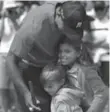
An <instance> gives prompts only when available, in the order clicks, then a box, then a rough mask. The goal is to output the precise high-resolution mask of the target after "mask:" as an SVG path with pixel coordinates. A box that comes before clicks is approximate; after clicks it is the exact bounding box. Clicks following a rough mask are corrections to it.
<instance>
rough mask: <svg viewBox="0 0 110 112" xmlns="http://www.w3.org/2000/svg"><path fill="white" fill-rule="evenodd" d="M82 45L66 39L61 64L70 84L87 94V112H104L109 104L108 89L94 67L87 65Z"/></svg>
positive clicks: (85, 99) (85, 100) (61, 51)
mask: <svg viewBox="0 0 110 112" xmlns="http://www.w3.org/2000/svg"><path fill="white" fill-rule="evenodd" d="M82 54H83V53H82V49H81V45H79V44H77V42H75V41H74V44H73V42H72V41H71V40H69V39H65V40H63V41H62V42H61V44H60V51H59V63H61V64H62V65H63V66H64V67H66V70H67V78H68V83H69V84H70V85H71V86H73V87H76V88H78V89H80V90H82V91H83V92H84V93H85V97H84V98H83V100H82V102H83V105H82V106H83V107H86V109H87V112H102V111H103V110H104V108H105V105H106V104H107V102H108V93H109V92H108V88H107V87H106V86H105V85H104V83H103V82H102V80H101V78H100V77H99V76H98V73H97V70H96V69H95V67H94V66H88V65H87V64H86V65H85V62H86V61H85V60H83V59H84V58H83V55H82Z"/></svg>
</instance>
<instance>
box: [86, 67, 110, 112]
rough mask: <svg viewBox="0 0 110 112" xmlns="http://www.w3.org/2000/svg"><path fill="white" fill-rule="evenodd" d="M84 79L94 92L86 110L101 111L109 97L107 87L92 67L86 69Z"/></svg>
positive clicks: (89, 111) (90, 111)
mask: <svg viewBox="0 0 110 112" xmlns="http://www.w3.org/2000/svg"><path fill="white" fill-rule="evenodd" d="M86 79H87V80H88V83H89V85H90V87H91V88H92V90H93V92H94V99H93V101H92V103H91V106H90V108H89V109H88V111H87V112H102V111H103V109H104V107H105V105H106V103H107V101H108V98H109V97H108V96H109V91H108V88H107V87H106V86H105V84H104V83H103V81H102V80H101V78H100V77H99V76H98V73H97V71H96V70H94V69H87V71H86Z"/></svg>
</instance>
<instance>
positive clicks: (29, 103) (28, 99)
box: [24, 92, 41, 111]
mask: <svg viewBox="0 0 110 112" xmlns="http://www.w3.org/2000/svg"><path fill="white" fill-rule="evenodd" d="M24 98H25V103H26V105H27V106H28V108H29V110H30V111H33V109H35V110H37V111H41V108H40V107H36V106H35V105H34V104H33V102H32V97H31V94H30V92H28V93H26V94H25V96H24Z"/></svg>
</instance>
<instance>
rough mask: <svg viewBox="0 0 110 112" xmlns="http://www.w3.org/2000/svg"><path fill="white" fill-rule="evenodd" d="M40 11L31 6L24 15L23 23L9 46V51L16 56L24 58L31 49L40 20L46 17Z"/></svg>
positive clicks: (39, 29) (37, 33) (40, 24)
mask: <svg viewBox="0 0 110 112" xmlns="http://www.w3.org/2000/svg"><path fill="white" fill-rule="evenodd" d="M40 13H41V12H40V11H39V9H38V8H37V9H36V8H32V9H31V11H30V12H29V13H28V15H27V16H26V19H25V21H24V23H23V25H22V26H21V28H20V29H19V30H18V31H17V33H16V35H15V37H14V40H13V42H12V45H11V48H10V52H12V53H13V54H15V55H16V56H18V57H20V58H25V57H26V56H27V54H28V53H29V51H30V50H31V49H32V46H33V44H34V40H35V38H37V37H38V35H39V33H40V32H41V28H42V22H43V20H44V19H45V17H46V16H45V15H44V14H40Z"/></svg>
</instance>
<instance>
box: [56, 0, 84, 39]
mask: <svg viewBox="0 0 110 112" xmlns="http://www.w3.org/2000/svg"><path fill="white" fill-rule="evenodd" d="M85 19H86V12H85V8H84V7H83V5H82V4H81V3H80V2H78V1H74V2H73V1H67V2H64V3H58V4H57V5H56V10H55V22H56V24H57V27H58V28H59V30H61V32H62V33H63V34H65V35H66V36H67V37H70V38H72V37H73V39H75V40H77V39H78V40H79V39H81V38H82V36H83V23H84V21H85Z"/></svg>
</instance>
